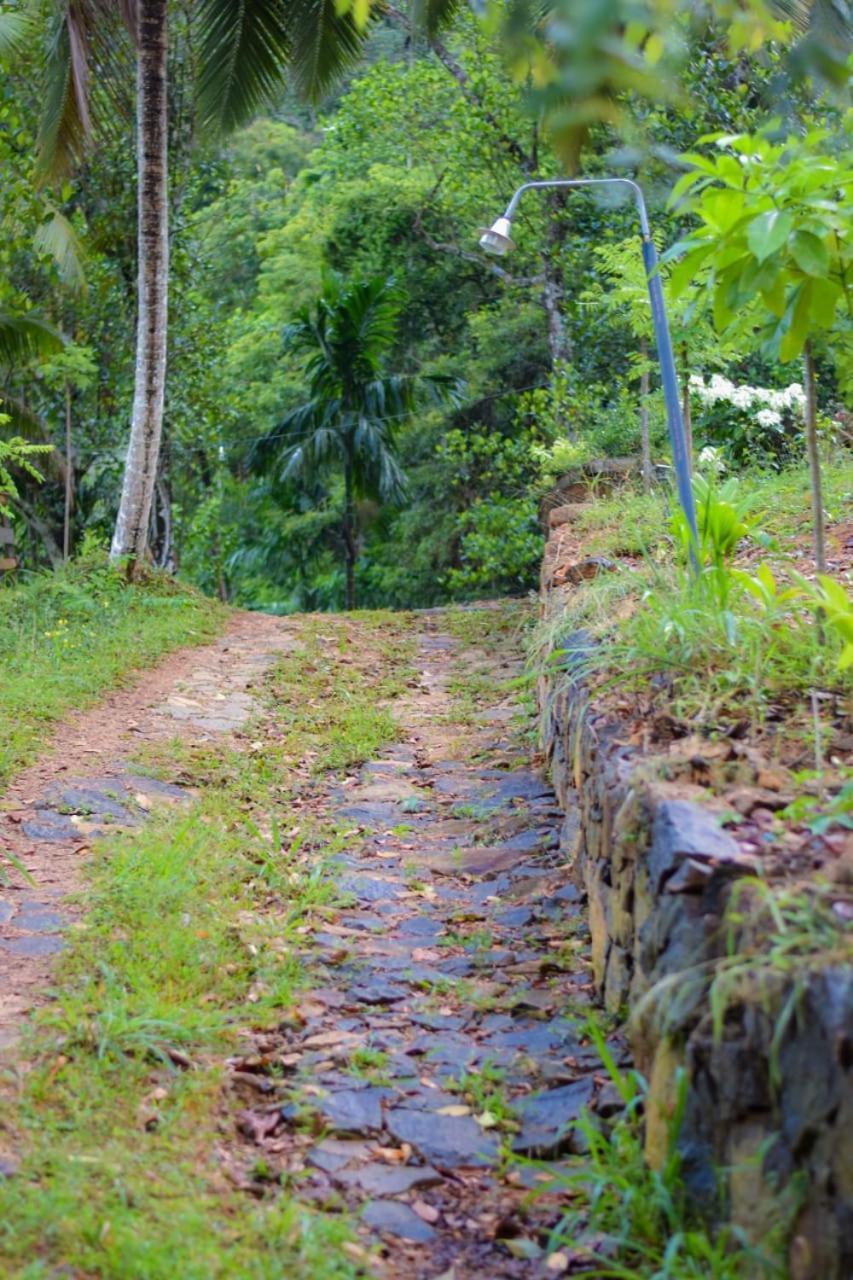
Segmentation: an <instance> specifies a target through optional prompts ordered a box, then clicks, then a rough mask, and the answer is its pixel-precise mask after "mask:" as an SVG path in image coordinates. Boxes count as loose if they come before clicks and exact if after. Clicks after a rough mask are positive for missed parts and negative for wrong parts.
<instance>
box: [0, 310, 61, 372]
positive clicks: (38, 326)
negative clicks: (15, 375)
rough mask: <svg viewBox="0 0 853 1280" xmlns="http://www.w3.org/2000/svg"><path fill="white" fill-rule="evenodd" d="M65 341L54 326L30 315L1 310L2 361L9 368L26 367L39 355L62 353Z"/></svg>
mask: <svg viewBox="0 0 853 1280" xmlns="http://www.w3.org/2000/svg"><path fill="white" fill-rule="evenodd" d="M63 345H64V343H63V338H62V335H61V334H60V333H59V332H58V330H56V329H54V327H53V325H51V324H48V322H47V321H46V320H42V318H41V317H40V316H38V315H35V314H33V313H32V312H30V313H29V314H27V315H23V314H21V313H18V312H14V311H0V361H2V363H3V364H6V365H11V366H14V365H18V364H23V363H25V362H26V361H27V360H32V359H34V358H36V357H38V356H46V355H53V354H55V353H56V352H57V351H61V350H62V347H63Z"/></svg>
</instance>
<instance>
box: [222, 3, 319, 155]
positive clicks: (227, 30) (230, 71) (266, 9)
mask: <svg viewBox="0 0 853 1280" xmlns="http://www.w3.org/2000/svg"><path fill="white" fill-rule="evenodd" d="M297 7H298V6H297ZM291 8H292V5H291V4H289V3H288V0H241V2H240V3H235V2H234V0H200V3H199V6H198V24H199V33H200V46H201V48H200V57H199V65H200V77H199V89H198V104H199V119H200V123H201V125H202V126H203V127H204V128H207V129H211V130H214V131H218V132H224V131H227V130H229V129H234V128H236V127H237V126H238V125H241V124H245V123H246V121H247V120H248V119H249V118H250V117H251V115H252V114H253V112H254V111H256V110H257V108H258V107H259V106H261V105H262V104H263V103H264V102H267V101H269V100H270V99H271V98H272V97H273V95H274V94H275V93H276V92H277V91H278V90H279V89H280V88H281V86H282V84H283V83H284V79H285V75H286V70H287V62H288V59H289V57H290V52H291V33H290V27H291Z"/></svg>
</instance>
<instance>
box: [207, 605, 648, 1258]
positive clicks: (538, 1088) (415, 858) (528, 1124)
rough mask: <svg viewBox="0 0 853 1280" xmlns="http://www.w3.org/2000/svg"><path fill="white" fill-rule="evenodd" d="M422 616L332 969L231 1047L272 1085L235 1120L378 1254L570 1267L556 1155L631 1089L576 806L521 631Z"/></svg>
mask: <svg viewBox="0 0 853 1280" xmlns="http://www.w3.org/2000/svg"><path fill="white" fill-rule="evenodd" d="M419 625H420V640H419V652H418V667H419V680H418V684H417V688H414V689H412V690H411V693H410V695H409V696H408V697H407V698H406V699H405V700H404V701H402V702H397V703H396V704H395V706H394V711H395V715H396V716H397V718H398V720H399V722H400V723H401V725H402V727H403V741H401V742H399V743H397V744H395V745H394V746H393V747H391V748H390V749H389V750H387V751H385V752H384V753H383V754H382V755H381V757H380V758H378V759H376V760H373V761H371V762H370V763H368V764H366V765H365V766H364V767H363V768H362V769H361V770H360V772H359V774H358V775H357V776H356V777H353V778H351V779H348V780H347V783H346V784H345V785H343V786H337V787H336V788H333V789H332V790H331V791H330V794H329V803H330V804H332V805H334V807H335V809H336V812H337V815H338V817H339V818H340V820H341V821H342V822H344V823H346V824H347V825H348V826H349V828H350V831H351V834H352V837H353V850H354V851H353V852H352V853H346V854H344V855H343V856H341V857H339V858H338V859H337V863H338V865H337V867H336V868H335V874H336V875H337V877H338V880H339V887H340V889H341V891H342V892H343V893H344V894H345V895H346V901H347V905H346V906H345V907H344V908H342V910H341V912H340V915H339V916H338V917H336V919H335V922H334V923H333V924H327V925H325V926H324V927H323V928H321V929H319V930H318V931H317V932H316V933H315V934H314V935H313V937H312V938H311V939H310V944H309V946H308V947H307V949H306V962H307V963H309V964H311V965H313V966H314V968H315V974H316V977H315V985H314V987H313V989H312V990H311V991H309V992H308V993H307V994H306V996H305V998H304V1000H303V1002H302V1004H301V1006H300V1009H299V1016H298V1017H296V1018H295V1019H294V1021H293V1023H292V1024H285V1026H283V1028H282V1029H281V1031H280V1033H278V1034H276V1035H272V1036H270V1035H263V1036H259V1037H257V1038H256V1039H255V1041H254V1042H253V1043H252V1044H251V1045H249V1046H247V1050H246V1052H245V1054H244V1055H243V1056H242V1057H240V1058H237V1059H235V1060H234V1061H232V1063H231V1067H232V1069H233V1072H234V1079H235V1081H236V1082H237V1087H238V1088H241V1089H243V1093H244V1096H249V1097H251V1096H253V1095H254V1098H255V1099H256V1100H255V1101H254V1102H252V1103H251V1104H250V1105H249V1106H247V1107H246V1108H245V1109H244V1110H243V1111H242V1113H241V1114H240V1117H239V1121H238V1124H239V1129H240V1131H241V1133H242V1135H243V1141H244V1149H243V1153H242V1156H243V1158H242V1165H243V1170H244V1173H243V1175H242V1176H243V1178H244V1183H245V1185H246V1186H247V1189H250V1188H251V1185H252V1183H251V1177H252V1175H251V1173H250V1170H251V1169H252V1167H254V1166H256V1165H257V1161H258V1158H259V1155H261V1154H262V1156H263V1162H264V1167H265V1168H267V1169H268V1170H269V1175H268V1176H269V1177H271V1178H273V1179H275V1178H278V1177H281V1178H282V1180H283V1181H284V1183H285V1185H288V1186H291V1187H293V1188H294V1189H296V1191H297V1194H299V1195H300V1196H302V1197H303V1198H305V1199H306V1200H309V1201H312V1202H315V1203H317V1204H318V1205H320V1206H328V1205H334V1204H336V1203H338V1204H339V1203H341V1201H343V1202H344V1203H345V1204H346V1205H347V1206H348V1207H349V1208H350V1209H351V1210H353V1211H354V1212H356V1213H357V1214H358V1215H360V1218H361V1223H362V1231H363V1233H364V1235H365V1237H366V1240H367V1241H371V1242H376V1241H380V1242H381V1243H382V1245H383V1251H384V1256H385V1258H386V1259H387V1260H388V1262H387V1271H383V1272H382V1274H387V1275H389V1276H390V1275H392V1274H393V1275H394V1276H395V1277H398V1278H399V1277H417V1278H418V1280H435V1278H437V1277H441V1278H442V1280H467V1278H468V1277H471V1278H473V1277H480V1278H481V1280H499V1278H501V1277H520V1276H525V1277H527V1276H539V1275H543V1276H544V1275H551V1274H560V1273H561V1272H562V1271H564V1270H566V1269H568V1268H569V1267H570V1266H571V1267H572V1269H574V1264H575V1262H577V1261H578V1260H579V1256H580V1255H579V1254H574V1253H570V1254H567V1253H565V1251H560V1252H559V1253H558V1254H557V1256H556V1258H553V1257H552V1258H551V1261H550V1263H549V1262H548V1258H547V1251H546V1246H547V1243H548V1238H549V1233H550V1230H551V1228H552V1227H553V1225H554V1224H555V1222H557V1221H558V1220H559V1218H560V1214H561V1208H562V1207H563V1206H565V1204H566V1193H565V1189H561V1188H560V1187H559V1185H558V1184H556V1183H554V1182H553V1167H552V1166H556V1169H557V1170H559V1166H560V1163H561V1161H563V1160H564V1159H565V1157H566V1156H567V1155H568V1154H569V1153H571V1152H573V1151H576V1150H577V1149H578V1144H579V1139H578V1135H577V1133H576V1132H575V1131H574V1130H573V1127H572V1122H573V1121H574V1120H576V1119H577V1117H578V1115H579V1113H580V1112H581V1110H582V1108H584V1107H590V1108H592V1109H593V1110H596V1109H597V1110H598V1112H599V1114H600V1115H602V1116H607V1115H610V1114H612V1113H613V1112H614V1111H615V1110H616V1109H617V1108H618V1105H619V1103H618V1097H615V1096H614V1094H615V1090H614V1089H613V1087H612V1086H611V1085H609V1084H608V1083H607V1082H606V1079H605V1076H604V1074H603V1072H602V1070H601V1064H600V1061H599V1059H598V1056H597V1054H596V1052H595V1050H594V1049H593V1048H591V1046H590V1042H589V1038H588V1036H587V1035H586V1034H585V1020H586V1017H587V1016H588V1012H589V1006H590V1004H591V1000H592V994H591V992H592V988H591V983H590V981H589V975H588V968H587V963H586V951H587V946H586V939H587V932H586V928H585V925H584V920H583V914H582V908H581V905H580V902H579V894H578V891H577V889H576V887H575V886H574V884H573V883H572V882H571V879H570V876H569V874H568V871H567V867H566V863H565V856H564V854H562V853H561V852H560V848H559V835H560V827H561V824H562V822H563V816H562V815H561V813H560V811H559V810H558V808H557V806H556V802H555V798H554V795H553V793H552V791H551V789H550V786H549V785H548V784H547V783H545V782H543V780H542V778H541V777H540V776H539V775H538V774H537V773H536V772H534V771H533V770H532V769H531V767H530V765H529V763H528V760H527V759H526V757H527V756H528V755H529V745H526V744H527V743H529V732H528V735H527V738H526V739H525V731H529V722H527V721H526V720H525V719H524V718H523V717H522V718H521V719H520V720H519V717H518V714H517V712H518V709H517V707H516V704H515V701H514V696H513V695H509V696H508V695H507V694H506V691H505V690H502V688H501V686H502V684H505V682H506V681H507V680H508V679H509V678H510V677H512V676H515V675H517V674H518V670H519V659H518V656H517V653H516V652H513V650H512V647H511V648H510V651H509V653H508V654H504V656H502V655H501V652H500V644H496V646H495V648H494V649H493V650H492V651H491V652H490V653H488V654H487V653H485V652H483V651H480V652H470V651H469V652H468V653H467V654H461V653H460V644H459V642H457V641H455V640H454V639H453V638H452V637H451V636H450V635H449V634H447V633H446V632H445V631H443V630H442V616H441V614H440V613H439V614H436V615H421V619H420V623H419ZM460 661H461V662H463V663H464V664H466V665H467V666H468V667H469V669H471V670H473V671H474V673H475V676H478V677H479V680H480V684H481V685H482V678H483V672H486V673H487V676H488V681H489V683H490V686H491V689H492V691H493V692H492V697H491V705H488V706H486V707H484V708H482V709H480V710H479V711H477V712H476V713H475V714H474V717H473V719H463V718H461V715H460V711H459V708H458V705H457V704H456V703H455V700H454V697H453V695H452V692H451V689H452V685H453V683H454V681H455V680H457V679H458V677H459V669H458V667H459V663H460ZM566 821H567V824H568V826H569V828H571V825H572V815H571V814H570V815H569V817H568V819H567V820H566ZM612 1046H613V1049H614V1052H615V1053H616V1056H617V1057H618V1058H621V1059H622V1060H623V1061H624V1060H625V1055H624V1049H623V1045H622V1043H621V1041H620V1040H619V1038H618V1037H614V1038H612ZM280 1073H283V1074H284V1079H283V1080H278V1081H277V1080H276V1076H279V1075H280ZM247 1085H248V1086H250V1087H248V1088H246V1087H245V1086H247ZM264 1095H266V1096H264ZM531 1158H537V1159H539V1160H544V1161H546V1162H552V1165H551V1166H549V1165H547V1164H546V1165H544V1166H543V1165H540V1164H532V1163H530V1159H531ZM549 1170H550V1171H549ZM235 1176H236V1177H239V1176H240V1175H236V1174H235ZM549 1188H550V1190H549ZM531 1189H534V1190H535V1191H536V1193H537V1195H536V1198H535V1199H532V1198H531ZM256 1192H257V1193H261V1192H260V1190H259V1189H257V1188H256Z"/></svg>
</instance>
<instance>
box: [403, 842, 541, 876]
mask: <svg viewBox="0 0 853 1280" xmlns="http://www.w3.org/2000/svg"><path fill="white" fill-rule="evenodd" d="M527 857H528V853H527V851H526V850H525V849H513V848H510V847H509V846H508V845H493V846H489V845H471V846H470V847H469V848H467V849H457V850H454V851H453V852H452V853H434V854H427V855H426V856H424V857H422V858H419V859H418V862H419V863H421V864H422V865H423V866H425V867H426V868H428V870H430V871H434V872H435V873H436V874H437V875H442V876H485V875H489V874H492V875H494V874H496V873H497V872H499V871H508V870H509V869H510V868H511V867H515V866H517V865H518V863H520V862H524V861H525V860H526V859H527Z"/></svg>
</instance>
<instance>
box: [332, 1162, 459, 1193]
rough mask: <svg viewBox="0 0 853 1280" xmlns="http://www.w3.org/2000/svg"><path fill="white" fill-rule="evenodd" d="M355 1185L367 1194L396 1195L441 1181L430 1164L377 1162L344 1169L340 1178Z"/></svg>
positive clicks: (439, 1175)
mask: <svg viewBox="0 0 853 1280" xmlns="http://www.w3.org/2000/svg"><path fill="white" fill-rule="evenodd" d="M340 1180H341V1181H342V1182H345V1183H347V1184H348V1185H350V1186H357V1187H358V1188H359V1189H360V1190H361V1191H364V1192H365V1193H366V1194H367V1195H369V1196H397V1195H401V1194H402V1193H403V1192H405V1191H411V1190H412V1188H413V1187H431V1186H434V1185H435V1184H436V1183H438V1182H441V1181H442V1177H441V1174H440V1173H439V1172H438V1171H437V1170H436V1169H433V1168H432V1167H431V1166H430V1165H428V1164H424V1165H416V1166H412V1165H392V1164H380V1163H378V1162H375V1163H371V1164H366V1165H363V1166H362V1167H361V1168H360V1169H352V1170H344V1171H343V1174H342V1177H341V1179H340Z"/></svg>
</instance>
